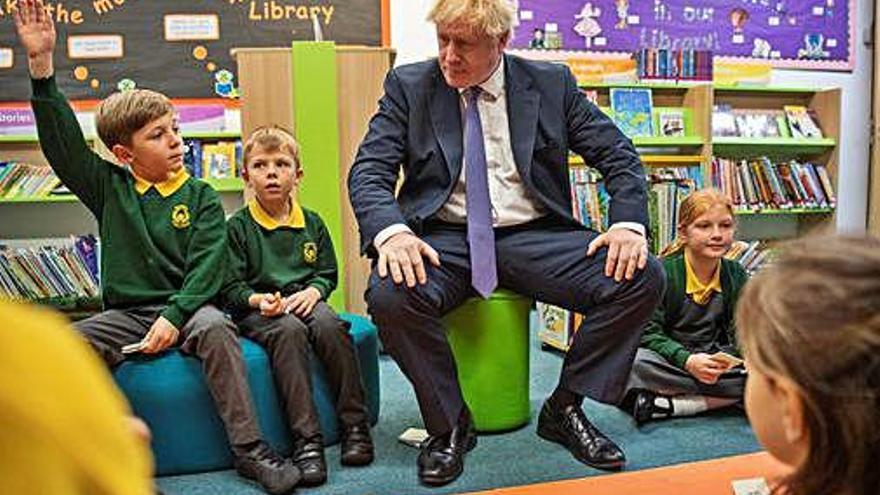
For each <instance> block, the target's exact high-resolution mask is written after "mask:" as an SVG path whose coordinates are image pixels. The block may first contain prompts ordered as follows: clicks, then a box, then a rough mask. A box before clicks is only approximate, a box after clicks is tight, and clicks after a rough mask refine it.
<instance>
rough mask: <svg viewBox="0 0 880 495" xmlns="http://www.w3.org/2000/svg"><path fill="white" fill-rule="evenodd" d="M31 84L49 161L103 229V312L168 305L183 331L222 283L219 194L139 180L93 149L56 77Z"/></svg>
mask: <svg viewBox="0 0 880 495" xmlns="http://www.w3.org/2000/svg"><path fill="white" fill-rule="evenodd" d="M31 84H32V87H33V97H32V100H31V102H32V106H33V109H34V114H35V115H36V120H37V131H38V133H39V137H40V146H41V147H42V148H43V153H44V154H45V155H46V158H47V159H48V160H49V164H50V165H51V166H52V169H53V170H54V171H55V173H56V174H57V175H58V177H59V178H60V179H61V181H62V182H63V183H64V185H66V186H67V187H68V188H69V189H70V190H71V191H72V192H73V193H74V194H76V196H77V197H78V198H79V199H80V200H81V201H82V202H83V204H85V205H86V207H87V208H88V209H89V210H90V211H91V212H92V214H93V215H94V216H95V219H96V220H97V222H98V228H99V232H100V236H101V284H102V288H103V295H102V298H103V303H104V307H105V309H126V308H132V307H136V306H147V305H165V309H164V310H162V312H161V316H164V317H165V318H166V319H167V320H168V321H170V322H171V323H172V324H174V325H175V326H176V327H177V328H181V327H182V326H183V325H184V324H185V323H186V321H187V320H188V319H189V318H190V316H192V314H193V313H195V311H196V310H197V309H198V308H199V307H200V306H202V305H204V304H205V303H207V302H209V300H211V299H212V298H213V297H214V296H215V295H216V294H217V293H218V291H219V290H220V288H221V286H222V283H223V268H222V267H223V265H224V263H225V260H226V232H225V228H224V214H223V208H222V207H221V205H220V200H219V198H218V196H217V193H216V192H214V190H213V189H211V187H210V186H209V185H207V184H206V183H204V182H201V181H198V180H195V179H192V178H190V177H189V176H187V175H186V173H185V171H179V172H178V173H177V174H174V176H173V177H172V178H171V179H169V180H168V181H166V182H163V183H161V184H149V183H146V182H143V181H142V180H140V179H136V178H135V177H134V176H133V175H132V173H131V172H129V171H128V170H126V169H125V168H122V167H120V166H118V165H116V164H114V163H111V162H109V161H107V160H104V159H102V158H101V157H100V156H98V155H97V154H96V153H94V152H93V151H92V150H91V149H90V148H89V146H88V144H87V143H86V141H85V139H84V137H83V134H82V131H81V130H80V127H79V122H77V120H76V116H75V115H74V113H73V111H72V110H71V108H70V105H69V104H68V102H67V99H66V98H65V97H64V95H63V94H61V92H60V91H59V90H58V88H57V86H56V84H55V78H54V77H49V78H47V79H39V80H32V81H31Z"/></svg>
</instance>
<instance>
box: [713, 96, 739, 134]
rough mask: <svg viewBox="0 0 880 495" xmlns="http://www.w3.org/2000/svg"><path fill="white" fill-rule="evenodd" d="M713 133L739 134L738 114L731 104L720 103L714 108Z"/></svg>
mask: <svg viewBox="0 0 880 495" xmlns="http://www.w3.org/2000/svg"><path fill="white" fill-rule="evenodd" d="M712 135H713V136H722V137H727V136H737V135H738V134H737V129H736V116H735V115H734V113H733V108H731V106H730V105H726V104H719V105H715V106H714V107H713V108H712Z"/></svg>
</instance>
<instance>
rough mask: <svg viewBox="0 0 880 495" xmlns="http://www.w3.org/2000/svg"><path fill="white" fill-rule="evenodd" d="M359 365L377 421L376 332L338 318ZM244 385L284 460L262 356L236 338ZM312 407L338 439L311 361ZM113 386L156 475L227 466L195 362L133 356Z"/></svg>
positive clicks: (322, 379) (281, 423) (286, 442)
mask: <svg viewBox="0 0 880 495" xmlns="http://www.w3.org/2000/svg"><path fill="white" fill-rule="evenodd" d="M340 316H341V317H342V319H344V320H346V321H348V322H350V323H351V329H350V330H349V332H350V333H351V335H352V338H353V341H354V346H355V350H356V354H357V358H358V361H359V363H360V368H361V374H362V376H363V380H364V387H365V392H366V399H367V408H368V409H369V413H370V421H371V423H372V424H376V421H377V420H378V418H379V359H378V346H379V344H378V336H377V331H376V327H375V326H374V325H373V324H372V322H370V321H369V320H368V319H366V318H364V317H361V316H357V315H352V314H347V313H342V314H340ZM241 347H242V355H243V356H244V361H245V364H246V366H247V371H248V382H249V384H250V388H251V394H252V396H253V399H254V405H255V406H256V410H257V416H258V420H259V423H260V429H261V431H262V432H263V435H264V437H265V438H266V440H267V441H268V442H269V443H270V444H271V445H272V446H273V447H275V448H276V449H277V450H278V451H279V452H281V453H282V454H284V455H289V454H290V453H291V451H292V442H291V436H290V433H289V430H288V428H287V423H286V420H285V414H284V412H283V410H282V408H281V402H280V400H279V398H278V395H277V392H276V389H275V382H274V379H273V377H272V370H271V368H270V366H269V358H268V356H267V355H266V352H265V351H264V350H263V348H262V347H260V346H259V345H257V344H255V343H254V342H252V341H250V340H248V339H245V338H242V339H241ZM309 364H310V370H311V375H312V386H313V391H314V401H315V406H316V408H317V411H318V417H319V420H320V422H321V429H322V431H323V433H324V441H325V443H326V444H328V445H330V444H334V443H337V442H338V441H339V427H338V424H337V420H336V407H335V402H336V401H335V397H333V395H332V393H331V392H330V389H329V386H328V384H327V379H326V375H325V372H324V369H323V366H322V365H321V363H320V362H319V360H318V359H315V358H314V356H312V359H310V363H309ZM113 375H114V378H115V379H116V383H117V384H118V385H119V387H120V388H121V389H122V391H123V393H124V394H125V395H126V397H127V398H128V400H129V402H130V403H131V406H132V408H133V409H134V412H135V414H137V415H138V416H140V417H141V418H142V419H144V421H146V422H147V424H148V425H149V426H150V430H151V432H152V435H153V439H152V448H153V455H154V456H155V462H156V471H157V475H159V476H164V475H170V474H182V473H192V472H201V471H210V470H215V469H225V468H229V467H231V466H232V454H231V452H230V450H229V445H228V442H227V439H226V431H225V429H224V428H223V423H222V422H221V421H220V417H219V416H218V415H217V412H216V409H215V407H214V401H213V400H212V398H211V395H210V393H209V392H208V388H207V386H206V385H205V380H204V377H203V375H202V369H201V363H200V362H199V360H198V359H195V358H193V357H189V356H184V355H183V354H181V353H180V352H179V351H176V350H174V351H170V352H167V353H164V354H162V355H161V356H159V357H145V356H137V357H133V358H131V359H129V360H127V361H126V362H124V363H123V364H121V365H120V366H119V367H118V368H117V369H116V370H114V373H113Z"/></svg>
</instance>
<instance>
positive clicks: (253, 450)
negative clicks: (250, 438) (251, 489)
mask: <svg viewBox="0 0 880 495" xmlns="http://www.w3.org/2000/svg"><path fill="white" fill-rule="evenodd" d="M233 465H234V466H235V470H236V471H238V474H239V475H241V476H242V477H244V478H247V479H250V480H254V481H256V482H257V483H259V484H260V486H262V487H263V489H264V490H266V492H268V493H270V494H271V495H286V494H289V493H292V492H293V490H294V488H295V487H296V485H297V484H298V483H299V482H300V479H301V478H302V474H301V473H300V470H299V468H298V467H296V466H295V465H294V464H293V463H291V462H290V461H288V460H287V459H284V458H282V457H281V456H279V455H278V454H276V453H275V451H274V450H272V448H271V447H269V445H267V444H266V442H263V441H259V442H255V443H254V445H253V446H251V447H250V448H247V449H246V450H243V451H241V452H237V453H236V455H235V456H234V459H233Z"/></svg>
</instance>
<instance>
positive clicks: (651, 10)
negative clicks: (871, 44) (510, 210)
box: [0, 0, 860, 70]
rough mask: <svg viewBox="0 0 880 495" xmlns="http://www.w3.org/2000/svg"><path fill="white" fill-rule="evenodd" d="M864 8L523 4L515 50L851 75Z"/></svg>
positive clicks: (799, 3) (748, 2)
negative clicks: (686, 52) (694, 55)
mask: <svg viewBox="0 0 880 495" xmlns="http://www.w3.org/2000/svg"><path fill="white" fill-rule="evenodd" d="M2 1H3V0H0V2H2ZM859 1H860V0H517V5H518V7H519V10H518V15H517V18H518V19H519V20H520V26H519V29H517V30H516V31H515V32H514V35H513V40H512V41H511V43H510V47H511V48H512V49H514V50H546V51H548V52H552V51H555V50H562V51H566V52H593V53H602V54H603V55H607V56H608V58H609V59H616V58H620V59H621V60H623V59H624V58H630V57H631V55H632V54H633V53H636V52H639V51H640V50H642V49H644V48H653V49H658V50H662V49H664V48H665V49H667V50H676V49H681V48H694V49H709V50H711V51H712V52H713V53H712V56H713V57H721V58H727V57H731V58H736V59H748V58H752V59H756V60H761V61H763V62H769V63H770V65H772V66H773V67H785V68H804V69H815V70H819V69H822V70H825V69H829V70H852V68H853V67H854V64H855V56H854V53H855V52H854V47H853V38H852V37H851V36H850V34H851V33H852V32H855V31H856V28H855V12H854V10H855V5H856V4H857V3H858V2H859ZM832 14H833V15H832ZM807 35H809V36H807ZM805 36H806V38H805ZM561 56H562V57H568V56H570V55H569V54H565V55H561ZM666 63H667V66H668V65H669V64H670V61H666ZM671 63H673V64H676V63H680V62H679V61H677V60H675V61H672V62H671Z"/></svg>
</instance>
